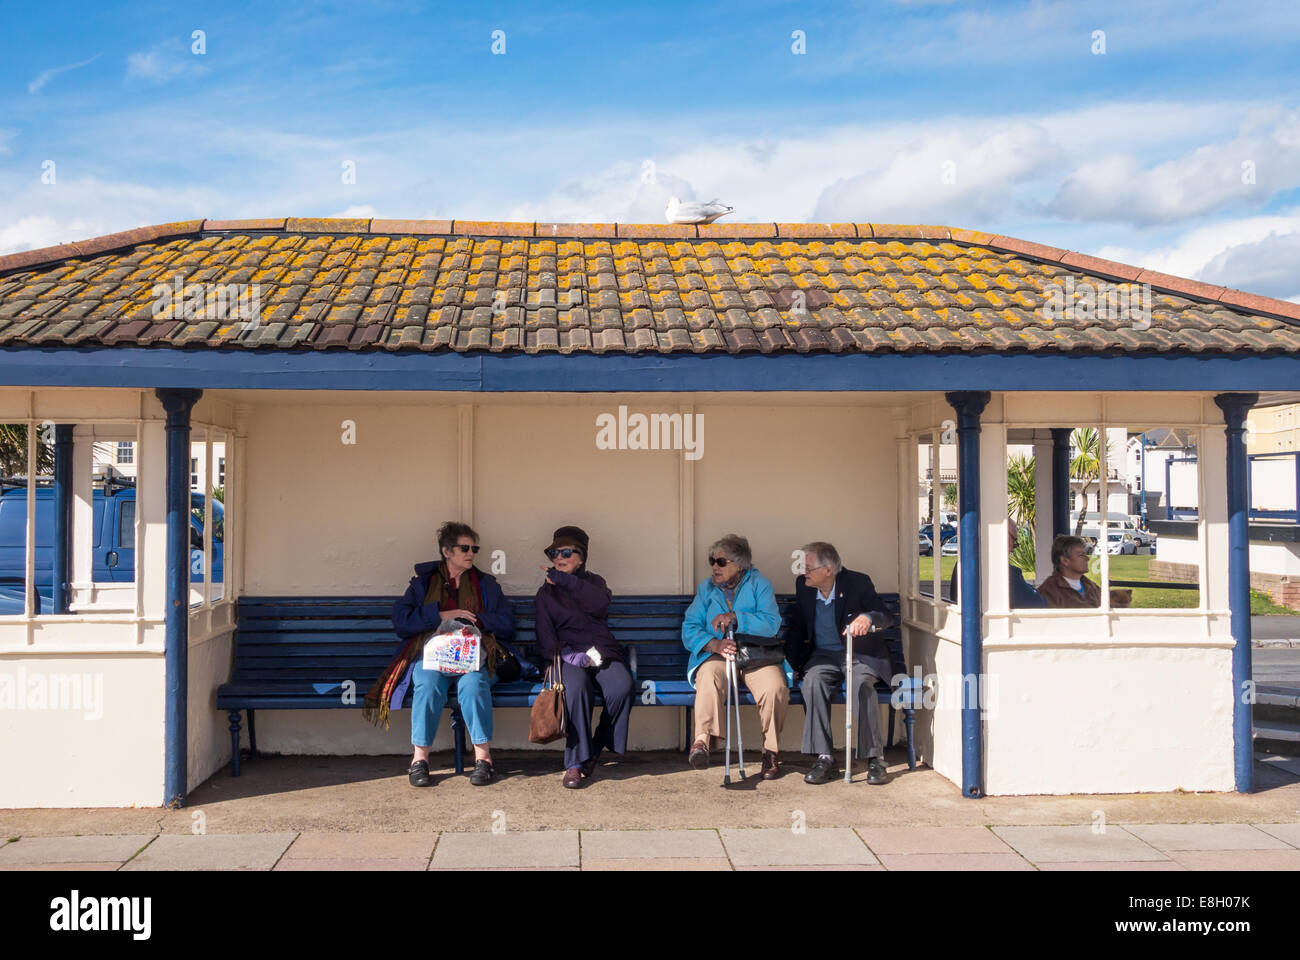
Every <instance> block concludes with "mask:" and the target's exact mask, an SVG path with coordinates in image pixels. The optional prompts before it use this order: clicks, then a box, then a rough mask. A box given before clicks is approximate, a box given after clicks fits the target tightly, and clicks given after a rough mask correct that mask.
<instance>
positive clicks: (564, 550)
mask: <svg viewBox="0 0 1300 960" xmlns="http://www.w3.org/2000/svg"><path fill="white" fill-rule="evenodd" d="M575 553H576V554H577V555H578V556H582V551H581V550H579V549H577V548H576V547H559V548H558V549H555V550H547V551H546V556H547V557H548V558H549V559H551V560H554V559H555V558H556V557H563V558H564V559H565V560H568V559H569V558H570V557H571V556H573V555H574V554H575Z"/></svg>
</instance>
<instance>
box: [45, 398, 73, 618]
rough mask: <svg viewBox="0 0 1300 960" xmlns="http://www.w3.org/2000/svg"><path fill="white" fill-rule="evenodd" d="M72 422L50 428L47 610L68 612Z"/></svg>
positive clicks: (70, 554)
mask: <svg viewBox="0 0 1300 960" xmlns="http://www.w3.org/2000/svg"><path fill="white" fill-rule="evenodd" d="M71 531H72V424H68V423H60V424H56V425H55V427H54V543H53V544H52V545H51V546H52V549H51V550H50V554H51V557H52V559H53V564H52V566H53V570H52V571H51V580H50V583H51V584H52V587H51V594H50V612H51V613H67V612H68V602H69V601H68V594H69V590H68V582H69V581H70V580H71V579H72V577H71V576H70V575H69V568H70V563H71V558H72V540H71Z"/></svg>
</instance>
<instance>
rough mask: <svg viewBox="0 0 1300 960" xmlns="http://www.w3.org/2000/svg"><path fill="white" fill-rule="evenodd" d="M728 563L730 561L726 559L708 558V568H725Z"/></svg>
mask: <svg viewBox="0 0 1300 960" xmlns="http://www.w3.org/2000/svg"><path fill="white" fill-rule="evenodd" d="M729 563H731V561H730V560H729V559H727V558H726V557H709V566H711V567H725V566H726V565H727V564H729Z"/></svg>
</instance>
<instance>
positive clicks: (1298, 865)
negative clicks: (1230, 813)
mask: <svg viewBox="0 0 1300 960" xmlns="http://www.w3.org/2000/svg"><path fill="white" fill-rule="evenodd" d="M1170 856H1171V857H1173V858H1174V860H1176V861H1177V862H1178V863H1181V864H1182V865H1183V866H1184V867H1186V868H1187V869H1188V870H1300V850H1294V849H1291V850H1178V851H1175V852H1174V853H1171V854H1170Z"/></svg>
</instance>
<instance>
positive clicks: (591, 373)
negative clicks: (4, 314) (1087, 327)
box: [0, 345, 1300, 393]
mask: <svg viewBox="0 0 1300 960" xmlns="http://www.w3.org/2000/svg"><path fill="white" fill-rule="evenodd" d="M1296 383H1300V356H1289V355H1288V356H1243V357H1237V356H1216V357H1206V356H1201V355H1194V354H1189V355H1183V356H1170V355H1168V354H1154V353H1152V354H1126V355H1116V356H1095V355H1070V354H1052V355H1039V354H1014V355H1007V354H996V353H981V354H950V355H942V356H938V355H921V356H914V355H911V354H882V355H865V354H849V355H833V354H783V355H779V356H773V355H763V354H739V355H730V354H705V355H698V356H697V355H660V354H642V355H637V356H628V355H625V354H604V355H599V356H597V355H594V354H573V355H570V356H561V355H559V354H554V353H546V354H531V355H530V354H487V353H473V354H459V353H452V352H449V351H446V352H440V353H420V352H388V351H382V350H381V351H351V350H276V349H263V350H254V349H250V348H245V347H236V348H227V349H212V348H189V349H178V348H172V347H94V346H85V347H68V346H60V347H32V346H17V347H16V346H12V345H11V346H5V347H0V386H23V387H42V386H49V387H135V388H142V389H145V388H147V389H152V388H155V387H164V388H169V389H170V388H201V389H272V390H429V391H472V392H483V393H497V392H510V391H564V392H577V393H593V392H595V393H619V392H630V391H636V392H651V393H654V392H671V391H706V392H716V391H774V390H782V391H808V390H828V391H863V390H871V391H880V390H898V391H913V392H914V391H937V390H963V391H965V390H976V391H978V390H988V389H993V388H997V389H999V390H1061V389H1063V388H1065V387H1070V388H1077V387H1079V386H1080V385H1086V386H1087V389H1089V390H1124V391H1132V390H1135V389H1137V390H1142V391H1162V390H1197V391H1202V390H1217V391H1228V390H1244V389H1249V390H1289V389H1293V388H1294V386H1295V384H1296Z"/></svg>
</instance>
